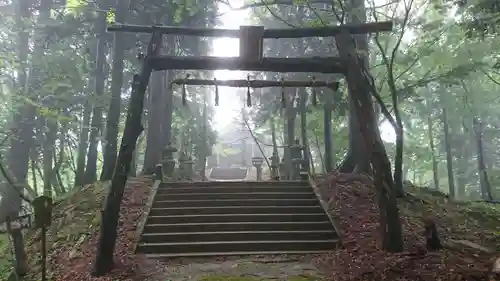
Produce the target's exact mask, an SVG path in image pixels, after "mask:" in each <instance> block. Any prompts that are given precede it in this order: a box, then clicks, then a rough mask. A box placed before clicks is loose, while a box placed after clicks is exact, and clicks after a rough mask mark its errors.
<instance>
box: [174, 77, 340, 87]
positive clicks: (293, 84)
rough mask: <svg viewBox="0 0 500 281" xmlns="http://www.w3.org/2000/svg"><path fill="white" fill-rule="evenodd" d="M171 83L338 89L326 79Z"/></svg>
mask: <svg viewBox="0 0 500 281" xmlns="http://www.w3.org/2000/svg"><path fill="white" fill-rule="evenodd" d="M171 84H176V85H198V86H221V87H233V88H246V87H249V88H271V87H284V88H306V87H314V88H318V87H327V88H331V89H334V90H338V88H339V82H326V81H298V80H292V81H290V80H289V81H287V80H285V81H283V82H281V81H268V80H250V81H249V80H245V79H237V80H210V79H175V80H173V81H172V82H171Z"/></svg>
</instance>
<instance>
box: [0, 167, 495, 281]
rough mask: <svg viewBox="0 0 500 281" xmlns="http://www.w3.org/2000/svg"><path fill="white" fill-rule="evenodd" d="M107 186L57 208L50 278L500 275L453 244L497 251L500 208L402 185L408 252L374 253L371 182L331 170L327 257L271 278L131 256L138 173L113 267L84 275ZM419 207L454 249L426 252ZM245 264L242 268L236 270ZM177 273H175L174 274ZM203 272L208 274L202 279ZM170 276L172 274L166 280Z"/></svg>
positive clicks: (138, 209) (325, 185)
mask: <svg viewBox="0 0 500 281" xmlns="http://www.w3.org/2000/svg"><path fill="white" fill-rule="evenodd" d="M106 186H107V185H106V184H96V185H90V186H87V187H84V188H82V189H81V190H77V191H75V192H74V193H73V194H70V195H68V197H67V198H66V199H64V200H61V201H60V202H59V203H58V204H57V205H56V209H55V214H54V222H53V225H52V228H51V230H50V231H49V238H48V240H49V249H50V251H49V252H50V254H49V261H50V267H49V268H50V275H51V279H50V280H51V281H63V280H64V281H80V280H82V281H83V280H86V281H87V280H88V281H135V280H146V281H166V280H174V281H175V280H199V281H270V280H291V281H317V280H320V279H323V278H319V276H318V275H316V274H313V275H311V276H309V275H308V276H305V275H303V274H301V273H302V271H304V270H301V268H302V267H300V266H304V267H303V268H308V267H307V266H306V265H304V263H308V264H309V263H312V264H314V265H315V266H317V268H319V269H320V270H321V271H322V273H323V275H326V276H329V278H327V279H329V280H333V281H347V280H352V281H365V280H366V281H379V280H390V281H392V280H395V281H399V280H401V281H403V280H404V281H406V280H408V281H410V280H411V281H420V280H422V281H424V280H425V281H433V280H446V281H459V280H464V281H466V280H471V281H473V280H478V281H479V280H481V281H483V280H484V281H490V280H500V278H498V276H491V274H490V267H491V265H492V258H493V257H494V254H490V253H485V252H484V251H483V250H480V249H478V248H474V247H470V246H461V245H459V246H457V245H456V243H455V242H453V241H457V240H460V241H467V242H469V244H470V243H472V244H473V245H472V246H474V245H477V246H479V245H481V246H483V247H486V248H489V249H491V250H493V251H495V250H497V251H498V250H499V249H496V248H495V247H498V245H499V242H500V221H499V220H500V208H497V207H496V206H492V205H488V204H482V203H467V204H465V203H462V204H459V203H453V202H450V201H448V199H447V198H446V197H445V196H444V195H442V194H439V193H436V192H431V191H428V190H426V189H421V188H416V187H413V186H407V187H406V189H405V190H406V191H407V192H408V193H409V196H407V198H406V199H402V200H401V201H400V204H399V205H400V210H401V213H402V221H403V226H404V235H405V243H406V245H405V249H406V251H405V252H403V253H399V254H388V253H384V252H382V251H380V249H379V247H378V244H377V242H378V241H380V239H379V238H380V237H379V235H378V234H379V232H378V216H377V207H376V205H375V203H374V201H373V199H374V198H375V196H374V190H373V187H371V181H370V179H368V178H366V177H363V176H354V175H346V174H336V173H334V174H331V175H329V176H327V177H326V178H324V179H322V180H321V182H320V187H321V192H322V195H323V196H324V198H326V199H329V204H330V207H331V210H330V212H331V214H332V216H333V217H334V218H335V220H337V221H338V224H339V228H340V232H341V236H342V238H343V247H342V249H340V250H338V251H336V252H333V253H331V254H328V255H318V256H313V257H312V258H310V257H308V258H307V261H304V260H305V259H301V261H300V262H297V264H293V263H292V264H289V265H285V263H283V266H289V267H290V268H293V269H291V271H293V274H292V275H288V276H285V277H283V276H281V277H279V278H276V277H273V276H271V275H272V272H273V271H272V270H274V269H271V267H270V266H266V265H259V266H261V267H256V268H254V269H252V271H250V272H245V270H246V271H249V269H248V266H250V267H251V266H257V265H256V264H257V263H252V261H249V260H245V259H243V258H242V259H240V260H237V261H235V262H234V263H233V264H232V265H228V267H229V268H230V270H227V271H223V270H221V269H223V265H224V266H225V264H226V263H228V260H225V259H223V260H213V261H209V262H203V264H204V266H205V267H207V268H209V269H208V270H206V271H203V270H200V269H199V268H196V269H194V267H202V266H201V264H202V263H200V266H192V265H195V262H189V261H188V262H187V263H185V264H184V265H179V264H177V265H174V264H173V263H168V264H163V263H160V262H155V261H152V260H148V259H146V258H145V257H143V256H141V255H135V254H134V253H133V246H134V245H135V243H136V242H137V239H138V237H137V235H136V226H137V221H138V220H139V219H140V218H141V216H143V215H144V211H145V210H144V209H145V208H144V206H145V202H146V201H147V198H148V195H149V192H150V189H151V186H152V181H151V179H148V178H136V179H131V180H130V181H129V182H128V184H127V188H126V192H125V196H124V201H123V204H122V209H121V217H120V224H119V239H118V242H117V246H116V253H115V262H116V264H117V267H116V269H115V270H114V271H113V272H112V273H111V274H109V275H107V276H106V277H101V278H93V277H91V276H90V270H91V266H92V262H93V258H94V250H95V244H96V241H97V237H98V234H97V230H98V228H99V223H100V221H99V218H100V211H101V207H102V202H103V199H104V196H105V194H106ZM423 212H432V213H433V214H434V215H435V216H436V217H437V221H438V225H439V228H440V232H441V234H442V238H443V240H444V242H445V243H446V245H454V246H453V247H452V246H450V247H447V249H446V250H443V251H440V252H438V253H427V252H426V251H425V249H424V247H423V245H424V241H423V238H422V237H421V235H420V234H421V233H422V225H421V222H420V217H421V216H422V213H423ZM28 237H29V238H28V239H27V249H28V253H29V256H30V263H31V265H30V268H31V269H32V270H31V274H30V276H28V278H26V279H25V280H29V281H31V280H33V281H34V280H39V276H40V275H39V272H40V265H39V254H38V253H39V238H40V234H39V233H31V234H28ZM0 242H1V241H0ZM453 243H455V244H453ZM0 247H1V243H0ZM198 263H199V262H198ZM0 264H1V263H0ZM243 265H245V268H246V269H245V270H238V269H237V267H243ZM211 266H212V267H211ZM233 267H234V268H235V269H234V270H233V269H232V268H233ZM275 267H276V266H275ZM276 268H281V266H278V267H276ZM313 268H315V267H314V266H313ZM0 270H1V269H0ZM169 270H170V272H169ZM178 270H180V273H179V272H177V273H175V274H174V273H173V271H178ZM265 270H269V272H267V273H265V272H263V273H262V274H254V273H256V271H265ZM308 270H309V268H308ZM297 271H298V272H299V273H297ZM311 272H313V271H312V270H311ZM205 273H209V274H206V276H202V275H203V274H205ZM239 273H242V274H239ZM243 273H245V274H246V275H245V274H243ZM257 273H258V272H257ZM313 273H314V272H313ZM176 274H177V275H178V276H177V277H178V278H177V279H175V278H170V277H173V276H174V275H176ZM277 274H278V273H277ZM279 274H281V275H283V274H285V275H286V274H287V272H286V271H285V272H283V270H282V271H281V272H280V273H279ZM195 275H196V276H195ZM195 277H196V278H195ZM492 278H497V279H492Z"/></svg>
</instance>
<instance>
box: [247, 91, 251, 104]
mask: <svg viewBox="0 0 500 281" xmlns="http://www.w3.org/2000/svg"><path fill="white" fill-rule="evenodd" d="M247 106H248V107H250V106H252V97H251V96H250V87H248V88H247Z"/></svg>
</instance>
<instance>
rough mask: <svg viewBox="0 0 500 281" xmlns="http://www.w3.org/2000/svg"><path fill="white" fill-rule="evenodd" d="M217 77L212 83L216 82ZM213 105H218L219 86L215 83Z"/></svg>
mask: <svg viewBox="0 0 500 281" xmlns="http://www.w3.org/2000/svg"><path fill="white" fill-rule="evenodd" d="M216 82H217V78H214V84H216ZM215 106H219V86H217V84H216V85H215Z"/></svg>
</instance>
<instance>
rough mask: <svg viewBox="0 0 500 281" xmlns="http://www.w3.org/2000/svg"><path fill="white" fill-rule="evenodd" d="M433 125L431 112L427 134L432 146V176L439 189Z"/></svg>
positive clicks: (436, 187) (435, 186) (435, 187)
mask: <svg viewBox="0 0 500 281" xmlns="http://www.w3.org/2000/svg"><path fill="white" fill-rule="evenodd" d="M432 127H433V126H432V117H431V114H429V116H428V117H427V134H428V138H429V147H430V148H431V157H432V176H433V178H434V189H436V190H439V172H438V162H437V160H436V148H435V146H434V134H433V133H432V131H433V129H432Z"/></svg>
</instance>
